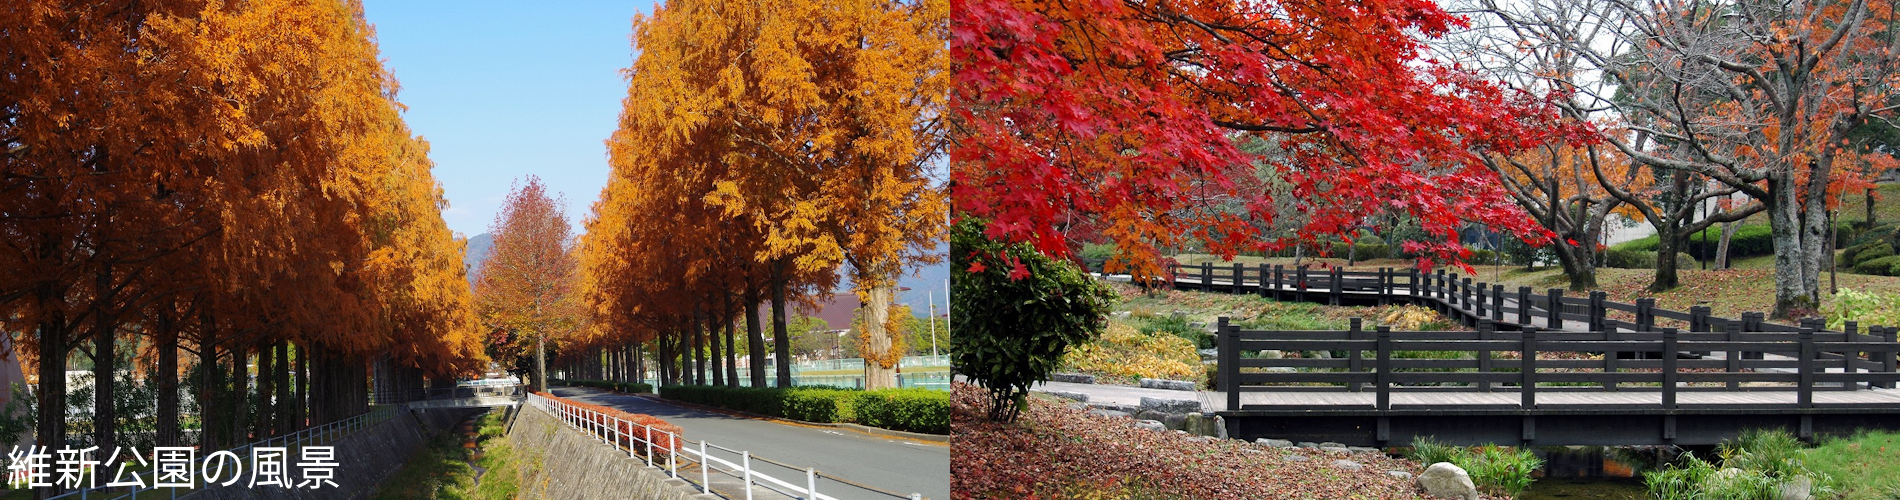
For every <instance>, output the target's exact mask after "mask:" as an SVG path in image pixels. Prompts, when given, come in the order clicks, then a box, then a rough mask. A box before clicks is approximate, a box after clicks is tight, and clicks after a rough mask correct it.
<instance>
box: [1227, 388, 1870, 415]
mask: <svg viewBox="0 0 1900 500" xmlns="http://www.w3.org/2000/svg"><path fill="white" fill-rule="evenodd" d="M1376 397H1377V395H1376V394H1374V393H1371V392H1304V391H1303V392H1243V393H1241V395H1240V404H1241V408H1240V409H1241V411H1247V410H1287V409H1312V410H1321V409H1333V408H1337V409H1347V408H1354V409H1357V408H1365V409H1370V408H1372V407H1373V404H1374V402H1375V398H1376ZM1391 397H1392V409H1394V410H1406V409H1425V408H1430V409H1451V408H1459V409H1472V408H1498V409H1521V408H1522V400H1521V399H1520V395H1519V394H1518V393H1517V392H1516V391H1497V392H1394V393H1392V396H1391ZM1795 403H1796V394H1795V393H1794V392H1793V391H1736V392H1680V393H1677V395H1676V404H1677V406H1679V407H1721V406H1751V405H1775V406H1786V405H1793V404H1795ZM1814 405H1815V406H1817V407H1824V406H1842V407H1863V406H1864V407H1879V406H1882V405H1886V406H1888V407H1891V406H1893V405H1900V391H1887V390H1864V391H1824V392H1815V393H1814ZM1408 407H1410V408H1408ZM1537 407H1538V408H1560V407H1561V408H1589V407H1651V408H1661V407H1662V393H1661V392H1659V391H1619V392H1582V391H1578V392H1564V391H1541V390H1540V391H1539V392H1538V393H1537Z"/></svg>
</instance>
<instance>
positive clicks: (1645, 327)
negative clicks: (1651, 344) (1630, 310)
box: [1636, 297, 1656, 333]
mask: <svg viewBox="0 0 1900 500" xmlns="http://www.w3.org/2000/svg"><path fill="white" fill-rule="evenodd" d="M1636 331H1639V332H1643V333H1649V332H1653V331H1656V299H1653V298H1650V297H1643V298H1640V299H1636Z"/></svg>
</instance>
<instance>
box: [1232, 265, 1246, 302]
mask: <svg viewBox="0 0 1900 500" xmlns="http://www.w3.org/2000/svg"><path fill="white" fill-rule="evenodd" d="M1245 293H1247V267H1246V266H1245V265H1244V264H1241V263H1239V262H1235V263H1234V295H1242V294H1245Z"/></svg>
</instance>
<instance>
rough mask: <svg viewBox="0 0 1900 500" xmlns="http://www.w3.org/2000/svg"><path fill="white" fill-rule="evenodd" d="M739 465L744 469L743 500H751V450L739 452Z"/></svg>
mask: <svg viewBox="0 0 1900 500" xmlns="http://www.w3.org/2000/svg"><path fill="white" fill-rule="evenodd" d="M739 464H740V466H741V467H742V468H744V469H745V500H752V450H746V451H742V452H739Z"/></svg>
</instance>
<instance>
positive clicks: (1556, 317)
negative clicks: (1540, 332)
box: [1545, 288, 1564, 330]
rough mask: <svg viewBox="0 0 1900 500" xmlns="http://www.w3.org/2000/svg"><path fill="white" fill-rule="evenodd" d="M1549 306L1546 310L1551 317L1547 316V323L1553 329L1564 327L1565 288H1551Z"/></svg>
mask: <svg viewBox="0 0 1900 500" xmlns="http://www.w3.org/2000/svg"><path fill="white" fill-rule="evenodd" d="M1548 306H1549V309H1547V310H1546V312H1548V313H1549V314H1550V317H1549V318H1546V319H1548V321H1546V322H1545V325H1546V326H1548V327H1549V328H1550V329H1552V330H1562V329H1564V289H1562V288H1552V289H1550V300H1549V302H1548Z"/></svg>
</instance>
